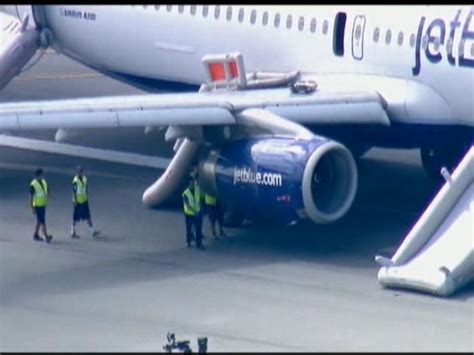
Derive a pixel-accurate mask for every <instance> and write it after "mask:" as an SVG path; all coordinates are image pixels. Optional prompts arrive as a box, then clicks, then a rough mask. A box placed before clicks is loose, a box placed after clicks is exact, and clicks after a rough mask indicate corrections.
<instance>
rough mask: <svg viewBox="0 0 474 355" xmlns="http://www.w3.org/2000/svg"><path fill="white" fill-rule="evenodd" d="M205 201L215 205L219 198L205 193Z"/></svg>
mask: <svg viewBox="0 0 474 355" xmlns="http://www.w3.org/2000/svg"><path fill="white" fill-rule="evenodd" d="M204 202H206V205H208V206H215V205H216V202H217V199H216V198H215V197H214V196H212V195H209V194H204Z"/></svg>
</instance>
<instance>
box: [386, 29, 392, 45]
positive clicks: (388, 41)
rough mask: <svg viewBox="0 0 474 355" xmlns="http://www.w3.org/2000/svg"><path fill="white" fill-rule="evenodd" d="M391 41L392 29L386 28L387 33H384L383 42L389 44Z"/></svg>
mask: <svg viewBox="0 0 474 355" xmlns="http://www.w3.org/2000/svg"><path fill="white" fill-rule="evenodd" d="M391 41H392V31H391V30H387V34H386V35H385V43H387V44H390V42H391Z"/></svg>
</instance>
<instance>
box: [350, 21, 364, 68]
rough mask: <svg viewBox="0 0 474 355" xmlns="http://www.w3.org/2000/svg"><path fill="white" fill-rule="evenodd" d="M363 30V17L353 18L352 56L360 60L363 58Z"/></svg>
mask: <svg viewBox="0 0 474 355" xmlns="http://www.w3.org/2000/svg"><path fill="white" fill-rule="evenodd" d="M364 30H365V16H362V15H358V16H356V17H355V18H354V25H353V26H352V56H353V57H354V59H358V60H361V59H362V58H363V57H364Z"/></svg>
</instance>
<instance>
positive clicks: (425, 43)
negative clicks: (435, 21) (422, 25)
mask: <svg viewBox="0 0 474 355" xmlns="http://www.w3.org/2000/svg"><path fill="white" fill-rule="evenodd" d="M421 47H422V48H423V49H425V50H426V48H427V47H428V36H427V35H424V36H423V38H422V39H421Z"/></svg>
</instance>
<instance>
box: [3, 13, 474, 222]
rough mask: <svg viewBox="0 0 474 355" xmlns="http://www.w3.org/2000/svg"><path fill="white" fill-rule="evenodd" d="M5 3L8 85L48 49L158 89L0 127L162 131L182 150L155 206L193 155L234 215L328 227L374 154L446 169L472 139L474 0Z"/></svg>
mask: <svg viewBox="0 0 474 355" xmlns="http://www.w3.org/2000/svg"><path fill="white" fill-rule="evenodd" d="M0 11H1V12H0V18H1V19H2V22H1V23H2V28H1V29H0V30H2V31H3V32H2V36H3V38H4V39H5V40H4V41H2V43H1V44H0V90H1V88H2V87H4V86H5V85H7V83H8V82H9V81H10V80H11V79H12V78H13V77H14V76H15V75H17V74H18V73H19V72H20V71H21V69H22V68H23V67H24V66H25V64H26V63H28V62H29V61H31V59H32V58H33V57H34V56H35V55H38V53H41V52H42V51H44V50H45V48H47V47H51V48H53V49H54V50H56V51H57V52H59V53H61V54H64V55H66V56H68V57H70V58H72V59H73V60H76V61H78V62H80V63H82V64H84V65H86V66H88V67H90V68H92V69H94V70H96V71H98V72H101V73H103V74H105V75H107V76H110V77H112V78H115V79H118V80H121V81H123V82H126V83H128V84H130V85H133V86H135V87H138V88H140V89H144V90H146V91H147V92H149V94H147V95H136V96H128V97H127V96H116V97H113V96H112V97H101V98H87V99H84V98H82V99H81V98H78V99H72V100H53V101H44V102H41V101H36V102H22V103H6V104H1V105H0V130H2V131H4V132H10V133H11V132H15V131H19V130H22V129H51V128H54V129H58V132H62V133H64V132H66V133H67V132H68V131H73V130H74V129H84V128H100V127H145V131H146V130H152V129H155V128H156V127H163V126H165V127H167V130H166V134H165V138H166V140H167V141H170V142H173V141H174V142H175V152H176V153H175V155H174V157H173V159H172V160H171V162H169V164H168V165H167V166H164V167H163V168H166V171H165V172H164V173H163V174H162V175H161V176H160V178H159V179H158V180H157V181H156V182H155V183H154V184H153V185H151V186H150V187H149V188H148V189H147V190H146V191H145V192H144V194H143V198H142V199H143V202H144V203H145V204H146V205H147V206H150V207H152V206H160V205H161V204H162V203H164V202H165V201H166V200H167V199H168V198H169V196H171V195H172V194H173V193H174V192H175V191H176V189H177V188H178V187H179V186H180V183H181V182H182V180H183V178H184V177H185V175H186V174H187V173H188V172H189V171H190V169H191V166H193V165H196V166H197V167H198V171H199V179H200V183H201V184H202V186H203V187H204V189H205V190H206V191H208V192H209V193H212V194H214V195H216V196H218V198H220V199H221V200H223V201H226V203H227V208H228V210H229V211H230V214H231V216H232V218H231V220H232V221H234V222H235V224H236V225H238V224H239V223H241V222H242V221H243V220H244V219H245V218H247V219H250V220H270V221H272V222H273V223H277V222H278V223H282V224H286V225H291V224H294V223H296V222H298V221H300V220H302V219H308V218H309V219H310V220H312V221H313V222H315V223H333V222H336V221H337V220H339V219H340V218H342V217H343V216H344V215H345V214H346V213H347V212H348V210H349V209H350V208H351V206H352V204H353V201H354V197H355V194H356V191H357V185H358V171H357V159H358V157H359V156H361V155H362V154H364V153H365V152H366V151H367V150H368V149H370V148H372V147H389V148H419V149H420V152H421V159H422V163H423V166H424V168H425V170H426V171H427V173H428V174H429V175H432V176H439V175H440V173H439V172H440V170H441V168H442V167H443V166H446V167H449V168H452V167H454V166H455V164H456V163H457V162H458V161H459V160H461V158H462V157H463V156H464V154H465V152H467V150H468V149H469V148H470V147H471V146H472V145H473V143H474V139H473V138H474V106H473V104H472V102H473V87H474V74H473V73H474V72H473V67H474V19H473V15H474V7H472V6H461V5H454V6H348V5H337V6H336V5H331V6H329V5H326V6H320V5H317V6H316V5H311V6H310V5H308V6H276V5H265V6H264V5H255V6H254V5H245V6H244V5H217V4H216V5H192V4H189V5H120V6H92V5H31V6H30V5H10V6H7V5H5V6H1V7H0ZM163 90H169V91H172V93H166V94H163V93H158V92H160V91H163ZM66 136H67V134H66ZM36 143H37V142H36ZM48 143H49V142H44V145H45V147H46V145H47V144H48ZM56 144H57V146H55V147H57V153H61V145H62V143H56ZM35 147H37V148H36V149H39V150H41V149H42V148H41V147H42V143H40V144H39V145H38V144H36V145H35ZM45 149H46V148H45ZM54 149H56V148H53V150H54ZM69 154H71V153H69ZM77 154H78V155H80V153H77ZM104 159H106V158H105V157H104ZM149 160H150V162H151V161H152V160H153V157H149ZM150 164H151V163H150Z"/></svg>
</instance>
